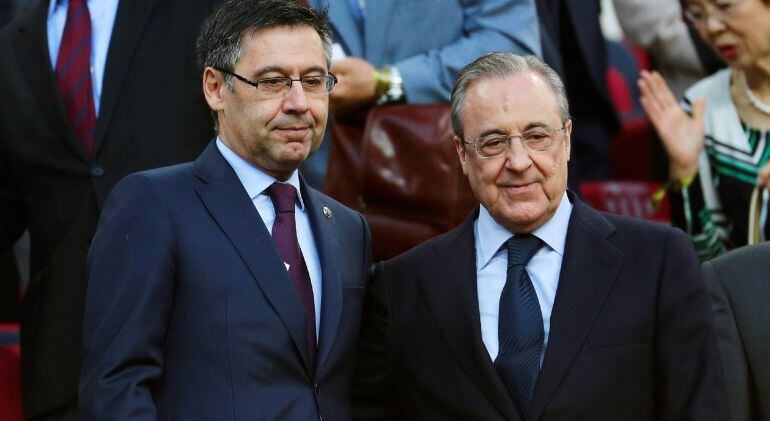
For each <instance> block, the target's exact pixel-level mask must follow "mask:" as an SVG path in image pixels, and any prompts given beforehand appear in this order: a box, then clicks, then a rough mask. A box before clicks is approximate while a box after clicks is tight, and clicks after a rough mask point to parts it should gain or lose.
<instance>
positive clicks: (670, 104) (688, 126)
mask: <svg viewBox="0 0 770 421" xmlns="http://www.w3.org/2000/svg"><path fill="white" fill-rule="evenodd" d="M639 88H640V90H641V93H642V96H641V103H642V108H644V112H645V113H646V114H647V116H648V117H649V119H650V122H651V123H652V124H653V126H654V127H655V130H656V131H657V132H658V136H659V137H660V139H661V141H662V142H663V146H664V148H665V150H666V155H667V157H668V161H669V183H668V193H669V197H670V199H671V221H672V223H673V224H674V226H677V227H679V228H682V229H683V230H684V231H685V232H687V234H689V235H690V236H691V237H692V241H693V244H694V245H695V249H696V250H697V251H698V256H699V258H700V260H701V261H705V260H708V259H710V258H713V257H715V256H717V255H719V254H721V253H723V252H724V251H725V250H726V249H727V245H726V242H727V239H728V236H729V232H727V227H726V226H725V224H721V223H718V221H714V220H712V214H711V211H710V210H709V209H708V207H707V206H706V205H705V199H704V192H703V190H702V187H701V186H702V181H701V179H700V177H701V176H702V175H703V174H704V171H703V168H702V166H708V162H707V161H706V158H705V154H704V152H703V151H704V143H705V138H706V136H705V109H706V100H705V99H703V98H698V99H696V100H694V101H693V102H692V103H690V102H689V101H688V99H687V98H685V103H684V104H680V103H679V102H677V100H676V98H675V97H674V95H673V94H672V93H671V91H670V90H669V89H668V86H667V85H666V82H665V81H664V80H663V78H662V77H661V76H660V74H658V73H657V72H646V71H642V74H641V78H640V79H639ZM682 105H684V107H683V106H682Z"/></svg>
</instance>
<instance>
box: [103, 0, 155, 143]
mask: <svg viewBox="0 0 770 421" xmlns="http://www.w3.org/2000/svg"><path fill="white" fill-rule="evenodd" d="M156 1H157V0H130V1H121V2H119V4H118V12H117V16H116V17H115V25H114V26H113V29H112V37H111V38H110V46H109V50H108V52H107V61H106V63H105V67H104V79H103V80H102V99H101V104H100V107H99V117H98V118H97V119H96V141H95V144H94V156H96V154H97V153H99V148H100V147H101V145H102V142H103V141H104V136H105V133H106V132H107V127H108V125H109V122H110V118H111V117H112V112H113V111H114V109H115V104H116V103H117V101H118V95H119V94H120V87H121V85H122V84H123V79H125V77H126V72H127V71H128V68H129V65H130V63H131V58H132V57H133V55H134V51H135V50H136V45H137V44H138V43H139V39H140V38H141V35H142V33H143V32H144V28H145V27H146V25H147V21H148V20H149V17H150V15H151V14H152V11H153V9H154V8H155V2H156Z"/></svg>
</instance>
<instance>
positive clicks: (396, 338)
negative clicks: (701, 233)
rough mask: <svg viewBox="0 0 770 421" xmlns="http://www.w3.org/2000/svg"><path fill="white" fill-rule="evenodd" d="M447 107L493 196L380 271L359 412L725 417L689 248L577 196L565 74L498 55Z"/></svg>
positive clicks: (468, 72)
mask: <svg viewBox="0 0 770 421" xmlns="http://www.w3.org/2000/svg"><path fill="white" fill-rule="evenodd" d="M452 112H453V123H454V130H455V135H456V136H455V139H454V141H455V146H456V149H457V154H458V156H459V158H460V162H461V164H462V168H463V172H464V173H465V174H466V176H467V177H468V181H469V182H470V185H471V188H472V189H473V191H474V193H475V194H476V197H477V198H478V199H479V201H480V202H481V206H480V207H479V208H478V209H476V210H475V211H474V212H473V213H472V214H471V216H470V217H469V218H468V219H467V221H466V222H465V223H464V224H462V225H461V226H459V227H458V228H456V229H455V230H453V231H450V232H449V233H447V234H445V235H442V236H440V237H437V238H435V239H433V240H430V241H428V242H427V243H425V244H423V245H421V246H418V247H417V248H415V249H413V250H411V251H409V252H407V253H405V254H403V255H401V256H399V257H396V258H394V259H392V260H390V261H388V262H385V263H383V264H380V265H378V266H377V269H376V271H375V277H374V281H373V284H372V285H371V286H370V290H369V291H370V292H371V293H370V294H369V295H368V301H367V302H366V304H365V308H366V309H367V314H366V315H365V316H364V330H363V333H362V335H363V336H362V343H361V352H360V354H359V362H358V364H359V374H360V376H358V380H357V382H356V383H357V384H356V386H355V388H354V391H355V394H356V396H355V398H356V399H355V403H356V408H357V409H359V410H361V414H362V415H365V414H373V413H375V412H377V413H379V414H385V415H388V416H394V417H397V418H414V419H479V420H503V419H507V420H520V419H528V420H535V419H541V420H562V419H576V420H588V419H610V420H614V419H623V420H637V419H638V420H651V419H698V420H712V419H713V420H717V419H725V418H726V406H725V403H724V399H725V395H724V380H723V378H722V376H721V373H720V371H719V363H718V355H717V350H716V342H715V336H714V330H713V327H712V324H711V315H710V309H709V303H708V299H707V296H706V291H705V284H704V282H703V278H702V276H701V274H700V270H699V265H698V261H697V258H696V256H695V253H694V251H693V249H692V246H691V244H690V242H689V240H688V239H687V236H686V235H685V234H684V233H682V232H681V231H678V230H674V229H672V228H668V227H665V226H661V225H653V224H650V223H646V222H642V221H637V220H632V219H628V218H622V217H618V216H614V215H606V214H601V213H599V212H597V211H595V210H593V209H591V208H589V207H588V206H587V205H585V204H583V203H582V202H581V201H580V200H579V199H578V198H577V197H576V196H575V195H574V194H573V193H571V192H567V191H566V187H567V161H568V160H569V155H570V134H571V132H572V127H573V123H572V121H570V119H569V110H568V107H567V99H566V94H565V92H564V85H563V84H562V82H561V80H560V79H559V77H558V76H557V75H556V74H555V73H554V72H553V70H551V69H550V68H549V67H548V66H547V65H545V64H543V63H542V62H541V61H540V60H539V59H537V58H534V57H519V56H516V55H513V54H510V53H492V54H488V55H485V56H483V57H481V58H479V59H477V60H476V61H475V62H473V63H472V64H470V65H468V66H467V67H466V68H465V69H464V70H463V71H462V73H461V75H460V77H459V79H458V81H457V83H456V85H455V88H454V91H453V94H452Z"/></svg>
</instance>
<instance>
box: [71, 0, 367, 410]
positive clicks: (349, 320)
mask: <svg viewBox="0 0 770 421" xmlns="http://www.w3.org/2000/svg"><path fill="white" fill-rule="evenodd" d="M330 40H331V37H330V33H329V29H328V27H327V23H326V17H325V15H323V14H320V13H318V12H314V11H313V10H312V9H310V8H308V7H304V6H299V5H297V4H296V3H295V2H293V1H287V0H248V1H244V0H233V1H229V2H227V3H225V4H224V5H223V6H222V7H221V8H220V9H219V10H218V11H216V12H215V13H214V14H213V15H212V16H211V17H210V18H209V19H208V20H207V21H206V23H205V24H204V27H203V30H202V32H201V35H200V37H199V40H198V49H199V55H200V60H201V62H202V63H203V65H204V66H205V70H204V72H203V90H204V93H205V96H206V100H207V102H208V104H209V107H210V108H211V110H212V111H213V112H214V113H215V115H216V121H217V127H218V136H217V139H216V140H215V141H213V142H212V143H211V144H210V145H209V146H208V148H207V149H206V150H205V151H204V152H203V153H202V154H201V155H200V156H199V157H198V159H197V160H196V161H195V162H191V163H187V164H181V165H177V166H173V167H167V168H161V169H157V170H152V171H148V172H143V173H138V174H134V175H131V176H129V177H127V178H126V179H124V180H123V181H121V182H120V183H119V184H118V185H117V186H116V187H115V189H114V190H113V192H112V193H111V195H110V197H109V198H108V200H107V203H106V205H105V209H104V212H103V213H102V219H101V221H100V223H99V228H98V230H97V232H96V235H95V237H94V241H93V245H92V247H91V252H90V254H89V266H88V267H89V273H90V276H89V285H88V294H87V298H86V301H87V306H86V315H85V329H84V337H85V360H84V366H83V372H82V377H81V385H80V399H81V411H82V414H83V417H84V418H85V419H105V420H112V419H148V420H149V419H153V420H154V419H169V418H175V419H184V420H196V419H200V420H214V419H243V420H246V419H287V420H295V419H296V420H307V419H330V420H342V419H348V418H350V409H349V404H348V393H349V388H350V379H351V376H352V371H353V367H352V360H353V351H354V348H355V347H354V344H355V340H356V338H357V336H358V330H359V324H360V318H361V304H362V301H363V287H364V282H365V279H366V277H367V275H368V272H369V266H370V256H369V248H370V244H369V242H370V241H369V230H368V227H367V226H366V223H365V221H364V219H363V216H362V215H360V214H358V213H356V212H354V211H352V210H350V209H348V208H345V207H344V206H342V205H340V204H339V203H337V202H335V201H334V200H332V199H330V198H329V197H327V196H325V195H323V194H321V193H320V192H318V191H316V190H314V189H313V188H311V187H309V186H308V185H307V184H306V183H305V182H304V180H302V179H301V178H300V177H299V173H298V172H297V168H298V167H299V165H300V164H301V163H302V162H303V161H304V160H305V159H306V158H307V157H308V155H309V154H311V153H313V152H314V151H315V150H316V149H317V148H318V146H319V145H320V142H321V140H322V138H323V133H324V129H325V127H326V119H327V114H328V107H329V92H330V91H331V89H332V88H333V86H334V83H335V81H336V79H335V78H334V76H333V75H331V74H330V73H329V72H328V69H329V65H330V60H331V42H330Z"/></svg>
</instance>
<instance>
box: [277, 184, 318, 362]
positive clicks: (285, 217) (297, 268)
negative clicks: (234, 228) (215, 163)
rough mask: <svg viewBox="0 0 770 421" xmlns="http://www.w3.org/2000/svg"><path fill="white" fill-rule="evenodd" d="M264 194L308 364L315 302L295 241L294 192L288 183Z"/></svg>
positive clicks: (312, 356) (313, 341) (312, 346)
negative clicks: (296, 303) (297, 308)
mask: <svg viewBox="0 0 770 421" xmlns="http://www.w3.org/2000/svg"><path fill="white" fill-rule="evenodd" d="M267 194H268V195H270V200H272V201H273V207H275V221H274V222H273V232H272V234H273V241H275V246H276V247H277V248H278V252H279V253H280V254H281V257H282V258H283V262H284V265H287V266H286V267H287V270H288V272H289V277H290V278H291V282H292V283H293V284H294V289H295V290H296V291H297V295H298V296H299V300H300V301H301V302H302V307H304V309H305V321H306V329H305V330H306V331H307V332H306V333H307V342H308V351H309V355H310V361H311V362H313V361H314V360H315V353H316V339H315V338H316V335H315V302H314V300H313V287H312V286H311V284H310V275H309V274H308V271H307V266H306V265H305V259H304V258H302V250H300V248H299V243H298V242H297V226H296V224H295V222H294V203H295V202H296V200H297V190H296V189H294V186H292V185H291V184H284V183H273V184H272V185H271V186H270V187H268V188H267Z"/></svg>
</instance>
